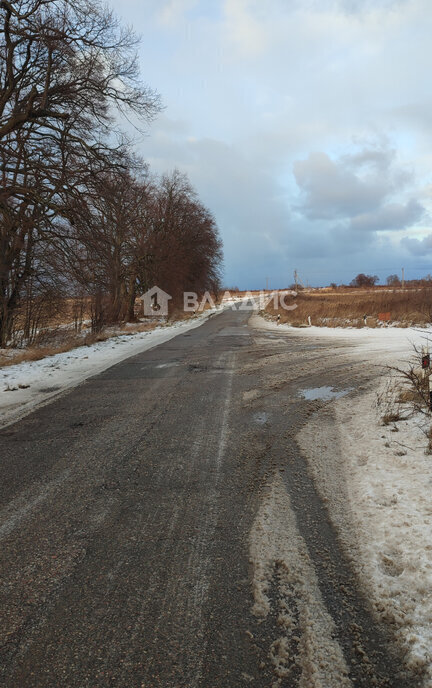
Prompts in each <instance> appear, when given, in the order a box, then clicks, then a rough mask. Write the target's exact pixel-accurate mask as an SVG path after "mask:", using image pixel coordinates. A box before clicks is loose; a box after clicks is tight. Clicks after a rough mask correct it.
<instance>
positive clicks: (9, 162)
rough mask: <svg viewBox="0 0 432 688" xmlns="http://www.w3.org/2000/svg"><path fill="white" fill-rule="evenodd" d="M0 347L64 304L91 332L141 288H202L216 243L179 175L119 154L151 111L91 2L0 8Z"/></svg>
mask: <svg viewBox="0 0 432 688" xmlns="http://www.w3.org/2000/svg"><path fill="white" fill-rule="evenodd" d="M0 22H1V36H0V166H1V189H0V347H1V346H3V347H4V346H6V344H7V343H8V342H9V341H10V340H11V338H12V337H13V334H14V332H15V331H16V329H17V328H20V330H21V332H22V333H23V337H24V339H26V340H27V341H29V340H31V338H32V336H33V334H34V332H36V331H37V329H38V328H40V327H41V326H42V325H43V324H44V323H45V322H47V321H48V320H49V318H52V316H53V312H54V311H55V309H59V308H62V305H64V303H65V301H66V299H67V297H70V298H71V299H74V300H76V301H77V302H78V301H79V299H81V300H82V299H83V298H86V299H87V301H88V302H90V303H91V313H92V322H93V325H94V327H95V328H98V327H102V326H103V325H104V324H105V323H112V322H118V321H121V320H125V319H130V320H132V319H133V318H134V303H135V299H136V296H137V295H139V294H140V293H142V292H143V291H145V290H146V289H147V288H149V287H150V286H153V284H157V285H158V286H160V287H161V288H162V289H165V290H166V291H167V292H169V293H170V294H171V295H172V296H173V297H174V299H175V298H176V297H179V296H180V294H181V293H182V292H183V291H184V290H189V291H197V292H201V291H204V290H207V289H209V290H216V289H217V288H218V282H219V267H220V263H221V251H222V249H221V242H220V239H219V236H218V230H217V227H216V223H215V220H214V218H213V216H212V215H211V213H210V212H209V211H208V210H207V209H206V208H205V207H204V206H203V204H202V203H201V202H200V200H199V199H198V197H197V195H196V193H195V191H194V190H193V189H192V187H191V185H190V183H189V182H188V180H187V178H186V177H185V176H184V175H182V174H181V173H179V172H178V171H175V172H173V173H171V174H169V175H165V176H163V177H162V178H157V177H155V176H154V175H152V174H151V172H150V170H149V168H148V166H147V165H146V164H145V163H144V162H143V161H141V160H140V159H138V158H137V157H136V155H135V154H134V152H133V147H132V144H131V142H130V141H129V140H128V139H127V137H126V136H125V134H124V132H123V131H122V127H121V122H122V120H123V118H125V117H127V118H128V120H130V119H132V120H133V121H134V122H135V123H136V125H137V126H138V127H139V126H142V125H143V124H144V125H148V124H149V122H150V121H151V120H152V119H153V118H154V117H155V116H156V115H157V113H158V112H159V111H160V107H161V106H160V101H159V97H158V95H157V94H156V93H155V92H154V91H152V90H151V89H149V88H148V87H146V86H144V85H143V84H142V83H141V81H140V75H139V70H138V65H137V58H136V53H135V50H136V47H137V39H136V37H135V36H134V34H133V33H132V32H131V31H130V30H126V29H125V28H123V27H122V26H121V25H120V24H119V23H118V21H117V19H116V18H115V16H114V15H113V14H112V13H111V12H110V11H108V10H107V9H106V8H105V7H104V6H103V5H102V4H101V3H100V2H99V1H98V0H15V1H14V2H9V1H8V0H1V1H0Z"/></svg>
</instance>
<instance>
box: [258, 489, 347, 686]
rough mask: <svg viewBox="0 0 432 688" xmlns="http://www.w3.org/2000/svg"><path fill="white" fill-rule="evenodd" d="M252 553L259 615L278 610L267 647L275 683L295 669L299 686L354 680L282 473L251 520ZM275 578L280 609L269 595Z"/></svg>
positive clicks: (285, 677)
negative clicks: (335, 636) (338, 640)
mask: <svg viewBox="0 0 432 688" xmlns="http://www.w3.org/2000/svg"><path fill="white" fill-rule="evenodd" d="M250 557H251V563H252V564H253V569H254V571H253V594H254V600H255V602H254V606H253V613H254V614H255V615H256V616H257V617H258V618H261V619H265V618H266V617H267V616H268V615H269V613H270V612H275V613H276V614H277V615H278V617H277V629H278V631H277V632H276V633H275V638H274V641H273V643H272V645H271V647H269V661H270V663H271V665H272V668H273V673H274V682H273V688H279V686H281V685H282V682H283V681H286V680H289V678H290V676H292V675H293V673H294V672H296V673H297V675H298V676H299V678H298V686H299V688H322V686H340V688H348V686H352V683H351V681H350V680H349V678H348V667H347V665H346V662H345V659H344V656H343V653H342V650H341V648H340V646H339V644H338V643H337V642H336V640H335V639H334V637H333V634H334V631H335V625H334V622H333V619H332V618H331V617H330V615H329V614H328V612H327V610H326V608H325V605H324V602H323V600H322V597H321V593H320V590H319V585H318V580H317V578H316V574H315V570H314V567H313V564H312V562H311V560H310V557H309V554H308V551H307V548H306V545H305V543H304V540H303V538H302V537H301V535H300V533H299V531H298V527H297V522H296V517H295V514H294V512H293V510H292V508H291V503H290V498H289V495H288V493H287V491H286V489H285V486H284V484H283V482H282V480H281V478H280V477H279V476H278V475H276V476H275V477H274V478H273V481H272V483H271V485H270V486H269V489H268V492H267V495H266V496H265V498H264V500H263V502H262V504H261V507H260V509H259V512H258V514H257V517H256V519H255V522H254V524H253V527H252V530H251V533H250ZM272 584H273V585H274V587H273V590H276V602H275V603H274V604H275V605H276V606H277V608H276V609H273V608H272V601H271V599H270V595H269V592H270V587H271V586H272ZM272 597H273V596H272Z"/></svg>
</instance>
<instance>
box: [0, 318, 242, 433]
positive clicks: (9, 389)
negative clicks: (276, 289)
mask: <svg viewBox="0 0 432 688" xmlns="http://www.w3.org/2000/svg"><path fill="white" fill-rule="evenodd" d="M230 305H231V304H230ZM228 307H229V305H228V304H227V305H225V306H224V309H226V308H228ZM221 310H222V309H221V308H217V309H211V310H210V309H209V310H206V311H205V312H204V313H202V314H200V315H198V316H197V317H195V318H192V319H190V320H186V321H180V322H175V323H173V324H172V325H166V326H163V327H157V328H156V329H154V330H151V331H149V332H140V333H138V334H131V335H120V336H118V337H112V338H110V339H107V340H106V341H104V342H99V343H97V344H93V345H91V346H82V347H79V348H77V349H72V350H71V351H67V352H65V353H61V354H55V355H54V356H47V357H46V358H43V359H41V360H40V361H26V362H23V363H18V364H17V365H11V366H5V367H3V368H0V427H2V426H4V425H8V424H10V423H11V422H15V421H16V420H18V419H19V418H22V417H23V416H25V415H26V414H27V413H30V411H32V410H33V409H34V407H35V406H38V405H40V404H44V403H46V402H48V401H49V400H50V399H52V397H53V396H56V395H58V394H60V393H62V392H64V391H65V390H67V389H68V388H70V387H74V386H75V385H77V384H79V383H80V382H82V381H83V380H85V379H87V378H88V377H91V376H92V375H97V374H98V373H101V372H102V371H103V370H106V369H107V368H109V367H110V366H113V365H115V364H116V363H120V361H123V360H124V359H126V358H129V357H130V356H135V354H139V353H141V352H143V351H147V350H148V349H152V348H154V347H155V346H158V345H159V344H163V343H165V342H167V341H169V340H170V339H172V338H173V337H176V336H177V335H179V334H183V333H184V332H188V331H189V330H191V329H194V328H195V327H199V326H200V325H202V324H203V323H204V322H206V321H207V320H208V318H209V317H211V316H212V315H214V314H215V313H218V312H220V311H221Z"/></svg>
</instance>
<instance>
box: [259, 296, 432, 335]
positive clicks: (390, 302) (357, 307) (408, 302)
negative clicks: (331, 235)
mask: <svg viewBox="0 0 432 688" xmlns="http://www.w3.org/2000/svg"><path fill="white" fill-rule="evenodd" d="M285 303H286V304H287V305H291V306H297V307H296V308H295V310H286V309H284V308H283V307H280V306H279V307H275V304H274V301H273V300H272V301H271V302H270V303H269V304H268V305H267V307H266V309H265V312H266V314H267V315H268V316H270V317H273V318H276V317H277V316H278V315H280V321H281V322H283V323H289V324H291V325H294V326H302V325H307V324H308V317H310V318H311V321H312V324H313V325H318V326H320V325H321V326H326V327H363V326H364V324H365V322H364V316H366V324H367V326H368V327H379V326H381V325H383V324H385V323H387V322H388V323H389V324H393V325H399V326H400V327H409V326H412V325H426V324H428V323H430V322H431V320H432V288H430V287H423V288H417V289H390V288H380V287H376V288H374V289H371V288H368V289H356V288H352V289H349V288H347V289H343V290H341V289H334V290H321V289H317V290H310V291H309V290H308V291H300V292H299V293H298V295H297V297H293V296H287V297H286V298H285ZM387 318H388V320H387Z"/></svg>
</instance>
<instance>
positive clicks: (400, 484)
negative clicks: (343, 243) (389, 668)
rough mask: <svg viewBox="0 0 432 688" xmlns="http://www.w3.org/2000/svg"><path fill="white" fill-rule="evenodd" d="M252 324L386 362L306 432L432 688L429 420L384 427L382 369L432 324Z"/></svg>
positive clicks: (340, 521) (348, 533) (387, 607)
mask: <svg viewBox="0 0 432 688" xmlns="http://www.w3.org/2000/svg"><path fill="white" fill-rule="evenodd" d="M253 324H255V325H256V326H258V327H261V328H264V329H267V330H273V331H277V332H279V333H280V335H281V336H283V335H286V334H287V333H289V334H290V335H291V336H299V337H301V338H302V339H305V338H308V339H317V340H319V341H320V342H321V343H322V342H323V341H328V342H329V344H331V342H332V341H334V342H335V343H336V342H337V343H338V344H341V343H342V344H346V346H347V350H346V355H347V357H349V358H351V359H352V360H356V361H357V362H361V363H362V364H368V365H369V364H370V365H371V366H374V365H377V366H378V369H377V378H376V380H375V382H373V384H372V385H370V386H368V388H367V389H366V390H364V389H363V391H362V390H357V392H355V393H354V394H352V395H350V396H347V397H344V398H343V399H339V400H336V401H333V402H332V403H331V404H329V405H328V406H326V407H325V408H323V409H322V410H320V411H318V412H317V413H316V414H314V415H313V416H312V418H311V420H310V421H309V422H308V423H307V425H306V426H305V427H304V428H303V429H302V430H301V431H300V433H299V435H298V437H297V439H298V441H299V444H300V446H301V448H302V451H303V453H304V455H305V457H306V459H307V461H308V464H309V467H310V471H311V473H312V475H313V477H314V480H315V484H316V487H317V489H318V490H319V491H320V493H321V495H322V497H323V498H324V499H325V500H326V501H327V502H328V504H329V514H330V515H331V517H332V519H333V521H334V523H335V526H336V527H337V529H338V530H339V532H340V533H341V540H342V542H343V543H344V546H345V548H346V550H347V554H348V555H349V556H350V557H351V558H352V560H353V562H354V565H355V569H356V571H357V572H358V575H359V577H360V579H361V580H362V582H363V585H364V586H365V588H366V589H367V590H368V591H369V593H370V599H371V602H372V604H373V605H374V608H375V609H376V612H377V614H378V615H379V616H380V617H381V618H382V619H383V620H385V621H386V622H387V623H389V624H390V626H391V627H392V628H393V629H394V632H395V636H396V637H397V638H398V640H399V641H400V643H401V646H403V647H404V649H405V651H406V653H407V661H408V664H409V666H411V668H412V669H413V670H418V671H419V673H421V672H422V671H423V670H424V671H425V672H426V675H427V679H426V684H425V685H427V686H429V687H432V598H431V595H430V590H431V589H432V502H431V491H432V457H431V456H430V455H427V454H426V447H427V439H426V437H425V435H424V433H423V430H422V425H423V426H424V422H423V423H422V419H421V417H413V418H411V419H409V420H407V421H399V422H398V423H397V424H392V425H390V426H383V425H382V422H381V419H380V413H379V410H378V409H377V394H378V392H379V391H380V390H381V389H382V388H383V385H385V384H386V378H385V377H384V378H383V376H382V368H381V366H382V365H385V364H389V363H391V364H392V365H395V366H400V365H401V363H402V362H403V361H407V360H409V359H410V358H412V355H413V348H412V347H413V344H415V345H416V346H421V345H423V344H425V343H426V341H427V338H431V337H432V331H431V329H428V330H416V329H412V328H406V329H405V328H404V329H398V330H396V329H393V328H392V329H379V330H378V329H368V328H362V329H353V330H347V329H342V328H335V329H333V328H319V327H310V328H307V329H306V328H305V329H303V328H302V329H297V328H293V327H289V326H284V325H279V326H277V325H276V323H271V322H268V321H264V320H263V319H261V318H260V319H259V322H258V321H257V320H254V321H253ZM359 359H360V361H359ZM347 402H348V403H347ZM423 429H424V427H423Z"/></svg>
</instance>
